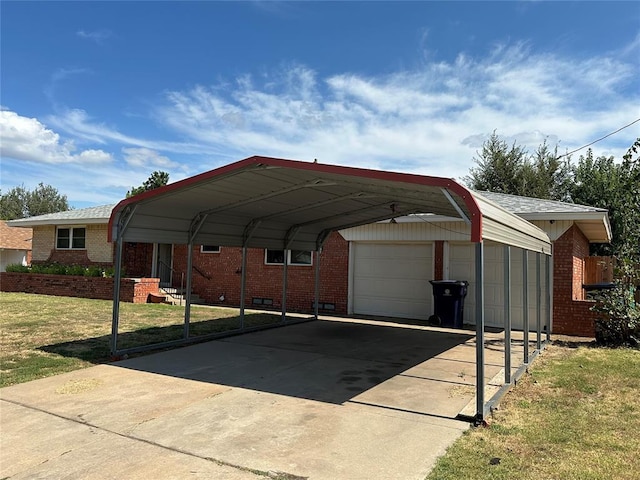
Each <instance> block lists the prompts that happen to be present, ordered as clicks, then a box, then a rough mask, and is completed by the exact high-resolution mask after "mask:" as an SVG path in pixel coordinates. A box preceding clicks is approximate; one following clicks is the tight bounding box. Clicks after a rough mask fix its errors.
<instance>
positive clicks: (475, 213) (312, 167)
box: [108, 156, 482, 242]
mask: <svg viewBox="0 0 640 480" xmlns="http://www.w3.org/2000/svg"><path fill="white" fill-rule="evenodd" d="M261 165H267V166H273V167H282V168H290V169H297V170H309V171H314V172H321V173H329V174H336V175H345V176H351V177H359V178H370V179H375V180H386V181H393V182H401V183H407V184H414V185H426V186H432V187H440V188H446V189H448V190H451V191H452V192H454V193H455V194H457V195H458V196H459V197H460V198H462V200H463V201H464V203H465V205H466V206H467V208H468V209H469V212H470V216H471V218H470V219H469V220H470V221H471V241H472V242H481V241H482V212H481V211H480V207H479V206H478V204H477V203H476V201H475V199H474V198H473V195H472V194H471V192H470V191H469V190H467V189H466V188H465V187H463V186H462V185H460V184H459V183H457V182H456V181H455V180H453V179H450V178H443V177H431V176H426V175H415V174H411V173H400V172H389V171H384V170H370V169H365V168H355V167H345V166H341V165H328V164H323V163H312V162H303V161H300V160H286V159H282V158H272V157H261V156H253V157H249V158H245V159H244V160H240V161H238V162H234V163H230V164H228V165H224V166H222V167H219V168H216V169H213V170H209V171H207V172H204V173H200V174H198V175H194V176H193V177H189V178H185V179H184V180H180V181H178V182H175V183H171V184H169V185H165V186H164V187H159V188H156V189H153V190H149V191H147V192H143V193H140V194H138V195H135V196H133V197H129V198H125V199H124V200H122V201H121V202H120V203H118V204H117V205H116V206H115V207H114V209H113V211H112V212H111V217H110V218H109V230H108V240H109V241H110V242H113V222H114V219H115V214H116V213H118V212H120V211H122V210H123V209H124V208H125V207H126V206H127V205H131V204H135V203H138V202H139V201H142V200H145V199H148V198H153V197H156V196H159V195H163V194H165V193H168V192H173V191H175V190H180V189H181V188H185V187H189V186H191V185H195V184H198V183H201V182H204V181H206V180H211V179H214V178H216V177H219V176H221V175H226V174H228V173H232V172H235V171H238V170H243V169H245V168H247V167H250V166H261Z"/></svg>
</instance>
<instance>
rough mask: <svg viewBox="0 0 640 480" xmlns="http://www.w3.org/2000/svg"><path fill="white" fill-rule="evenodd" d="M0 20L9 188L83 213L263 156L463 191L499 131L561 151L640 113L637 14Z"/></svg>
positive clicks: (608, 150) (143, 12) (93, 13)
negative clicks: (37, 191) (152, 180)
mask: <svg viewBox="0 0 640 480" xmlns="http://www.w3.org/2000/svg"><path fill="white" fill-rule="evenodd" d="M0 15H1V38H0V40H1V57H0V62H1V63H0V67H1V70H0V71H1V73H0V75H1V78H0V80H1V83H0V105H1V111H0V146H1V151H0V153H1V159H0V160H1V179H0V188H1V189H2V191H3V192H6V191H7V190H9V189H10V188H12V187H14V186H16V185H21V184H24V185H25V186H26V187H28V188H34V187H35V186H36V185H37V184H38V183H39V182H43V183H45V184H50V185H53V186H54V187H56V188H57V189H58V190H59V191H60V193H63V194H66V195H67V196H68V199H69V202H70V204H71V205H72V206H73V207H75V208H82V207H85V206H92V205H99V204H104V203H112V202H117V201H118V200H120V199H121V198H123V197H124V195H125V193H126V191H127V190H128V189H129V188H131V187H132V186H137V185H139V184H141V183H142V182H143V181H144V180H145V179H146V178H147V177H148V176H149V174H150V173H151V172H152V171H154V170H164V171H167V172H169V173H170V178H171V181H176V180H179V179H182V178H185V177H188V176H191V175H194V174H197V173H201V172H204V171H207V170H210V169H213V168H216V167H219V166H221V165H225V164H227V163H231V162H233V161H236V160H241V159H243V158H246V157H248V156H251V155H267V156H276V157H282V158H291V159H298V160H304V161H313V160H314V159H316V158H317V159H318V161H319V162H321V163H330V164H340V165H349V166H356V167H365V168H378V169H387V170H393V171H403V172H411V173H419V174H425V175H436V176H445V177H454V178H457V179H459V180H460V179H461V178H462V177H464V176H465V175H467V174H468V172H469V168H470V167H472V166H473V165H474V163H473V158H474V157H475V156H476V155H477V153H476V152H477V151H478V150H479V148H480V147H481V145H482V143H483V141H484V140H485V139H486V138H487V137H488V136H489V135H490V134H491V132H493V131H496V132H497V133H498V134H499V135H501V136H502V137H504V138H505V139H506V140H507V141H508V142H509V143H511V142H517V143H518V144H519V145H522V146H525V147H526V148H527V149H528V150H529V151H530V152H533V150H535V148H536V147H537V146H538V145H539V144H540V143H542V142H543V141H544V140H545V139H546V141H547V143H549V144H550V145H551V146H556V145H557V146H558V149H559V153H565V152H567V151H571V150H573V149H575V148H578V147H580V146H582V145H584V144H587V143H589V142H591V141H593V140H595V139H597V138H600V137H602V136H604V135H606V134H608V133H610V132H612V131H614V130H616V129H618V128H620V127H622V126H624V125H627V124H629V123H631V122H633V121H634V120H636V119H638V118H640V80H639V79H640V3H638V2H604V1H603V2H586V1H582V2H544V1H533V2H480V1H476V2H267V1H263V2H257V1H255V2H13V1H3V2H2V4H1V5H0ZM638 136H640V122H639V123H636V124H635V125H633V126H631V127H629V128H626V129H624V130H623V131H621V132H620V133H618V134H616V135H613V136H611V137H609V138H607V139H606V140H603V141H601V142H599V143H597V144H595V145H594V146H593V149H594V153H595V154H596V155H614V156H615V157H616V158H621V157H622V155H623V154H624V152H625V151H626V149H627V148H628V147H629V146H630V145H631V143H633V141H634V139H635V138H636V137H638ZM580 153H585V152H584V151H581V152H579V153H577V154H574V155H573V159H574V160H577V158H578V157H579V155H580Z"/></svg>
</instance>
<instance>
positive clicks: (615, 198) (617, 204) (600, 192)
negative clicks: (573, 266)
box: [571, 149, 625, 255]
mask: <svg viewBox="0 0 640 480" xmlns="http://www.w3.org/2000/svg"><path fill="white" fill-rule="evenodd" d="M621 173H622V171H621V166H620V165H619V164H616V163H615V160H614V158H613V157H605V156H600V157H597V158H594V157H593V151H592V150H591V149H589V150H587V154H586V155H585V156H582V155H581V156H580V159H579V161H578V164H577V165H575V166H574V168H573V182H574V183H573V187H572V189H571V199H572V200H573V202H574V203H578V204H582V205H589V206H592V207H597V208H605V209H607V211H608V212H609V220H610V222H611V230H612V236H613V240H612V243H611V244H610V245H608V244H607V245H593V246H592V248H591V253H592V254H595V255H614V254H615V253H616V252H617V251H618V250H619V248H620V245H621V243H622V238H623V236H622V231H621V228H622V222H623V217H624V215H625V211H624V210H625V209H624V207H625V205H624V201H623V196H622V194H623V193H624V192H623V190H624V186H623V178H622V177H621Z"/></svg>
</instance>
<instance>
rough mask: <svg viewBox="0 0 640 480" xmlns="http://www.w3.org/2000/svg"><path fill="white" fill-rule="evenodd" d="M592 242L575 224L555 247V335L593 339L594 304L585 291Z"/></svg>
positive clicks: (557, 241)
mask: <svg viewBox="0 0 640 480" xmlns="http://www.w3.org/2000/svg"><path fill="white" fill-rule="evenodd" d="M588 255H589V242H588V240H587V238H586V237H585V236H584V234H583V233H582V232H581V231H580V229H579V228H578V227H577V226H575V225H573V226H572V227H571V228H569V229H568V230H567V231H566V232H565V233H564V234H563V235H562V236H561V237H560V238H558V240H556V241H555V242H554V244H553V333H559V334H566V335H579V336H585V337H593V336H594V335H595V330H594V321H595V313H594V312H592V311H590V308H591V307H592V306H593V302H592V301H590V300H585V293H584V289H583V288H582V277H583V273H584V258H585V257H587V256H588Z"/></svg>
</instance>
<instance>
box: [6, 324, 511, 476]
mask: <svg viewBox="0 0 640 480" xmlns="http://www.w3.org/2000/svg"><path fill="white" fill-rule="evenodd" d="M486 355H487V378H491V377H492V376H493V375H494V374H495V373H497V372H498V371H499V370H500V363H501V361H502V360H501V356H500V354H499V349H488V350H487V353H486ZM474 384H475V342H474V336H473V335H472V333H470V332H467V331H453V330H444V329H436V328H429V327H422V326H412V325H400V324H395V323H385V322H373V321H371V322H369V321H358V320H346V319H324V320H320V321H315V322H309V323H303V324H297V325H291V326H287V327H286V328H278V329H272V330H267V331H262V332H255V333H250V334H245V335H241V336H236V337H231V338H227V339H223V340H217V341H211V342H207V343H202V344H198V345H194V346H190V347H185V348H179V349H175V350H171V351H166V352H162V353H157V354H153V355H148V356H144V357H139V358H134V359H129V360H125V361H121V362H117V363H113V364H109V365H99V366H95V367H92V368H88V369H85V370H80V371H75V372H71V373H68V374H63V375H58V376H55V377H50V378H45V379H42V380H36V381H33V382H29V383H26V384H21V385H15V386H12V387H7V388H4V389H2V390H0V405H1V409H0V415H1V418H0V421H1V440H0V442H1V443H0V455H1V457H0V459H1V466H0V478H7V477H8V478H12V479H19V478H70V479H71V478H82V479H89V478H101V479H102V478H114V479H116V478H117V479H122V478H127V479H134V478H140V479H149V478H178V479H181V478H207V479H211V478H215V479H229V480H236V479H238V480H240V479H253V480H259V479H260V478H265V477H267V478H281V479H287V480H293V479H304V478H309V479H331V480H335V479H345V480H352V479H353V480H357V479H367V480H369V479H374V478H379V479H402V480H411V479H416V480H417V479H423V478H424V477H425V476H426V475H427V474H428V473H429V471H430V470H431V468H432V467H433V464H434V461H435V459H436V458H437V457H438V456H439V455H441V454H443V453H444V451H445V449H446V448H447V447H448V446H449V445H450V444H451V443H452V442H453V441H454V440H455V439H456V438H458V437H459V436H460V435H461V434H462V432H463V431H464V430H466V429H467V428H468V427H469V425H468V424H467V423H465V422H462V421H459V420H456V419H455V417H456V415H457V414H458V412H460V410H462V409H463V408H464V407H465V405H467V403H468V402H469V401H472V400H473V395H474Z"/></svg>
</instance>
